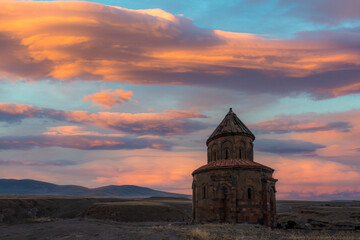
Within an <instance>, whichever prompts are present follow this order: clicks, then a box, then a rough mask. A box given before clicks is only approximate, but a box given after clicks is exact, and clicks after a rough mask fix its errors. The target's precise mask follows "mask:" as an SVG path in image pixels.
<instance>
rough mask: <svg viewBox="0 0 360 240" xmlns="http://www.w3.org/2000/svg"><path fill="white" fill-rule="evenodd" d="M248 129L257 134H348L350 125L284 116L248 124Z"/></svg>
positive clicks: (342, 122)
mask: <svg viewBox="0 0 360 240" xmlns="http://www.w3.org/2000/svg"><path fill="white" fill-rule="evenodd" d="M249 127H250V128H251V129H253V130H254V131H255V132H256V133H259V134H270V133H276V134H283V133H290V132H318V131H332V130H334V131H337V132H349V131H350V130H351V128H352V124H351V123H349V122H346V121H335V122H314V121H310V120H303V121H301V120H294V119H291V118H289V117H288V116H285V117H284V118H281V117H278V118H274V119H270V120H266V121H263V122H259V123H254V124H249Z"/></svg>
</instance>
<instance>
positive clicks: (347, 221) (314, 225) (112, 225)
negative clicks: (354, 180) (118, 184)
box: [0, 196, 360, 240]
mask: <svg viewBox="0 0 360 240" xmlns="http://www.w3.org/2000/svg"><path fill="white" fill-rule="evenodd" d="M277 210H278V223H279V224H278V228H274V229H271V228H267V227H264V226H259V225H250V224H236V225H231V224H192V223H191V217H190V216H191V200H189V199H181V198H147V199H123V198H81V197H54V196H51V197H45V196H37V197H36V196H35V197H34V196H2V197H0V239H4V240H5V239H8V240H10V239H30V240H31V239H34V240H35V239H84V240H85V239H109V240H111V239H150V240H151V239H154V240H155V239H174V240H177V239H204V240H205V239H210V240H211V239H222V240H226V239H229V240H230V239H237V240H240V239H243V240H245V239H246V240H252V239H254V240H255V239H257V240H258V239H283V240H285V239H286V240H288V239H299V240H300V239H302V240H304V239H309V240H310V239H318V240H322V239H324V240H325V239H326V240H330V239H334V240H335V239H354V240H355V239H360V229H359V226H360V218H359V216H360V201H348V202H336V201H335V202H305V201H278V202H277Z"/></svg>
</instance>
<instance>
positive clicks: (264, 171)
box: [192, 108, 277, 226]
mask: <svg viewBox="0 0 360 240" xmlns="http://www.w3.org/2000/svg"><path fill="white" fill-rule="evenodd" d="M254 140H255V136H254V134H253V133H252V132H251V131H250V130H249V129H248V128H247V127H246V126H245V124H244V123H243V122H242V121H241V120H240V119H239V118H238V117H237V116H236V114H235V113H234V112H233V111H232V109H231V108H230V111H229V112H228V114H226V116H225V118H224V120H223V121H222V122H221V123H220V125H219V126H218V127H217V128H216V129H215V131H214V132H213V133H212V134H211V136H210V137H209V139H208V140H207V141H206V145H207V147H208V148H207V149H208V150H207V157H208V160H207V162H208V163H207V164H206V165H204V166H202V167H200V168H198V169H196V170H195V171H194V172H193V173H192V175H193V178H194V180H193V186H192V188H193V220H194V221H195V222H229V223H245V222H246V223H259V224H263V225H266V226H274V225H275V222H276V219H275V216H276V199H275V192H276V190H275V183H276V181H277V179H274V178H273V177H272V174H273V172H274V169H272V168H270V167H267V166H264V165H262V164H260V163H257V162H254V153H253V148H254V145H253V141H254Z"/></svg>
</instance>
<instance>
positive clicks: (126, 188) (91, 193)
mask: <svg viewBox="0 0 360 240" xmlns="http://www.w3.org/2000/svg"><path fill="white" fill-rule="evenodd" d="M0 195H57V196H88V197H139V198H145V197H176V198H178V197H180V198H191V196H190V195H185V194H177V193H169V192H162V191H157V190H154V189H151V188H146V187H139V186H135V185H119V186H117V185H110V186H105V187H99V188H86V187H81V186H76V185H56V184H52V183H47V182H41V181H35V180H31V179H24V180H15V179H0Z"/></svg>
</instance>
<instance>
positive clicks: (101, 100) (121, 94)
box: [83, 89, 133, 109]
mask: <svg viewBox="0 0 360 240" xmlns="http://www.w3.org/2000/svg"><path fill="white" fill-rule="evenodd" d="M132 96H133V93H132V92H131V91H129V92H126V91H124V90H122V89H117V90H114V91H111V89H107V90H102V91H100V92H97V93H94V94H92V95H89V96H86V97H84V98H83V100H84V101H85V102H90V101H91V102H93V103H94V104H95V106H98V107H100V108H106V109H110V108H112V107H114V106H116V105H119V104H122V103H124V102H127V101H129V100H130V99H131V98H132Z"/></svg>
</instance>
